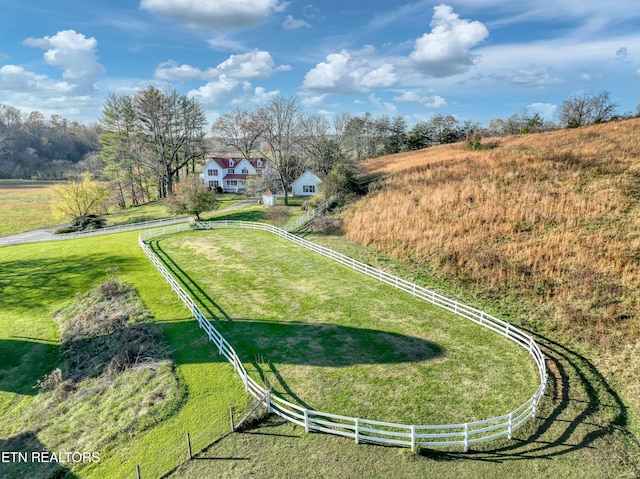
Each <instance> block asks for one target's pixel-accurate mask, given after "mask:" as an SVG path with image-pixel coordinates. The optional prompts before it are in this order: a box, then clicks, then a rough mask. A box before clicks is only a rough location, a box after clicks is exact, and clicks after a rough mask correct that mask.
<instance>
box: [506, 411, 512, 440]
mask: <svg viewBox="0 0 640 479" xmlns="http://www.w3.org/2000/svg"><path fill="white" fill-rule="evenodd" d="M507 431H508V436H507V437H508V438H509V439H512V436H513V413H512V412H510V413H509V426H508V429H507Z"/></svg>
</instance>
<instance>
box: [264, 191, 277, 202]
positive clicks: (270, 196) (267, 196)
mask: <svg viewBox="0 0 640 479" xmlns="http://www.w3.org/2000/svg"><path fill="white" fill-rule="evenodd" d="M276 202H277V198H276V195H275V193H272V192H271V190H267V191H265V192H264V193H262V204H263V205H264V206H275V205H276Z"/></svg>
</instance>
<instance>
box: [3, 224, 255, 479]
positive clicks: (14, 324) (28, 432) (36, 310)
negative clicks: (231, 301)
mask: <svg viewBox="0 0 640 479" xmlns="http://www.w3.org/2000/svg"><path fill="white" fill-rule="evenodd" d="M111 268H119V271H118V276H119V277H120V279H121V280H123V281H125V282H127V283H130V284H132V285H133V286H134V287H135V288H136V289H137V290H138V291H139V293H140V296H141V298H142V301H143V302H144V304H145V306H146V307H147V308H148V309H150V310H151V312H152V314H153V316H154V319H155V321H156V322H158V324H160V325H161V327H162V330H163V333H164V335H165V338H166V341H167V343H168V347H169V350H170V356H171V359H172V360H173V362H174V364H175V371H174V374H175V376H176V377H177V379H178V381H179V383H180V385H181V387H183V388H185V390H186V396H185V397H186V400H185V402H184V403H183V404H182V405H181V406H180V407H179V409H178V410H177V411H176V412H175V413H174V414H173V415H172V416H171V417H170V418H169V419H166V420H164V421H163V422H161V423H159V424H158V425H156V426H153V427H151V428H150V429H147V430H146V431H144V433H141V434H137V435H135V437H133V438H131V437H129V436H128V435H127V434H119V431H117V430H113V431H112V432H111V436H112V440H111V443H110V444H108V445H106V446H104V447H103V448H102V449H101V450H100V451H95V452H98V453H100V462H99V463H97V464H94V465H92V466H89V467H86V468H84V469H82V468H80V469H78V468H77V467H74V468H72V472H73V473H74V474H76V475H77V476H78V477H96V478H130V477H135V476H134V474H135V467H136V465H138V464H139V465H140V466H141V470H142V471H143V472H144V474H145V475H144V476H143V477H159V476H160V475H162V474H164V473H166V472H168V471H170V470H171V469H173V468H174V467H175V466H177V465H178V464H179V463H180V462H182V461H183V460H184V459H185V458H186V440H185V434H186V432H190V434H191V440H192V446H193V450H194V451H198V450H200V449H202V448H203V447H205V446H206V445H208V444H210V443H211V442H213V441H214V440H216V439H218V438H219V437H220V436H222V435H223V434H224V433H226V432H227V431H228V429H229V416H228V408H229V407H230V406H232V405H233V406H235V407H236V409H237V410H238V411H239V413H241V412H242V411H243V410H245V408H246V407H247V404H248V398H247V396H246V394H245V393H244V390H243V388H242V383H241V381H240V379H239V378H238V377H237V375H236V374H235V372H234V371H233V368H232V367H231V365H230V364H228V363H227V362H226V361H223V360H222V359H221V357H219V356H218V355H217V354H216V353H215V351H214V350H213V349H212V348H211V344H210V343H209V342H208V341H207V338H206V336H205V335H204V334H203V333H202V331H200V330H199V329H198V327H197V323H196V322H194V321H192V320H191V318H190V317H189V316H188V313H186V311H185V309H184V308H183V307H182V304H181V303H180V302H179V301H178V299H177V298H175V297H174V295H173V294H172V292H171V290H170V288H169V287H168V285H166V283H165V282H164V281H163V280H162V278H161V276H160V275H159V273H157V271H156V270H155V268H154V267H153V265H152V264H151V263H150V262H149V261H148V259H147V258H146V257H145V256H144V254H143V253H142V250H141V249H140V248H139V247H138V245H137V233H127V234H118V235H109V236H104V237H101V238H90V239H83V240H73V241H65V242H56V243H45V244H37V245H23V246H11V247H3V248H0V450H13V449H11V448H13V447H23V448H25V450H43V449H44V450H46V449H48V448H50V447H51V446H52V445H51V444H48V439H47V438H48V437H49V436H48V434H49V432H48V431H39V428H38V425H37V424H28V423H25V419H24V418H25V415H24V413H25V411H26V410H27V409H28V408H29V407H31V406H32V405H33V403H34V401H35V400H36V396H35V390H34V389H33V386H34V385H35V383H36V381H37V380H38V379H41V378H42V376H43V375H44V374H46V373H48V372H50V371H51V370H52V369H53V368H54V367H55V366H56V364H57V360H58V356H57V354H58V353H57V349H58V344H59V333H58V329H57V326H56V324H55V322H54V321H53V319H52V317H51V314H52V313H53V312H54V311H56V310H58V309H60V308H61V307H62V306H64V305H66V304H69V303H70V302H72V301H73V300H74V299H75V297H76V293H78V292H86V291H88V290H90V289H92V288H93V287H95V286H96V285H97V284H99V283H101V282H102V281H104V279H105V278H106V276H107V273H106V270H107V269H111ZM136 384H138V386H139V387H142V386H141V385H140V383H137V382H136V383H133V384H131V385H132V386H135V385H136ZM115 398H117V395H115V394H114V399H112V400H113V403H111V404H107V405H106V406H105V405H104V404H102V405H100V408H101V409H100V411H99V410H98V409H95V408H93V409H92V408H91V407H89V406H87V408H86V409H85V410H84V411H83V412H76V413H74V419H73V421H74V422H73V427H76V428H92V427H95V426H96V424H95V421H96V420H97V419H98V417H99V414H105V413H108V411H109V409H110V410H111V412H112V414H113V415H118V414H120V413H118V412H117V411H118V404H117V401H116V400H115ZM96 407H97V406H96ZM105 409H106V411H105ZM68 414H71V412H68V413H67V414H64V415H60V416H59V417H57V421H58V422H59V425H60V426H61V427H62V426H64V427H67V428H68V427H71V426H70V425H69V424H67V422H66V421H69V420H70V417H71V416H69V415H68ZM65 447H68V448H70V449H69V450H71V451H73V450H75V449H73V445H70V444H67V445H66V446H65ZM25 474H26V475H25ZM27 476H29V477H42V471H36V472H33V471H30V472H28V473H24V471H22V470H21V469H20V468H18V467H16V466H15V465H12V464H1V465H0V477H27Z"/></svg>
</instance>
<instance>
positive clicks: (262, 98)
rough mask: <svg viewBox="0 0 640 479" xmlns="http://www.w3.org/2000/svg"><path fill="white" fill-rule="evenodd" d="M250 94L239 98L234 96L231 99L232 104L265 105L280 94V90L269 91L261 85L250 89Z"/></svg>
mask: <svg viewBox="0 0 640 479" xmlns="http://www.w3.org/2000/svg"><path fill="white" fill-rule="evenodd" d="M247 90H249V92H250V93H249V94H247V95H243V96H241V97H239V98H234V99H233V100H231V104H232V105H247V104H251V105H263V104H264V103H266V102H267V101H268V100H269V99H271V98H273V97H275V96H278V95H279V94H280V90H272V91H267V90H266V89H265V88H263V87H261V86H259V87H256V88H254V89H253V90H252V91H251V90H250V89H247Z"/></svg>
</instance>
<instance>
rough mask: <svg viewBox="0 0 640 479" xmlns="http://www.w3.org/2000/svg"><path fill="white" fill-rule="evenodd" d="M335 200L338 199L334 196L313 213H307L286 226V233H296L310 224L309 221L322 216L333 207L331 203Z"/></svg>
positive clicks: (312, 211) (313, 210)
mask: <svg viewBox="0 0 640 479" xmlns="http://www.w3.org/2000/svg"><path fill="white" fill-rule="evenodd" d="M335 199H336V197H335V196H332V197H331V198H329V199H328V200H327V201H325V202H324V203H322V204H320V205H318V207H317V208H314V209H312V210H311V211H307V212H306V213H305V214H303V215H302V216H300V217H298V218H296V220H295V221H292V222H291V223H289V224H286V225H285V226H284V228H283V229H284V230H285V231H288V232H289V233H294V232H296V231H298V230H299V229H301V228H302V227H303V226H304V225H306V224H307V223H309V221H311V220H312V219H314V218H316V217H317V216H320V215H321V214H322V213H323V212H324V210H326V209H327V208H329V206H330V205H331V203H333V202H334V201H335Z"/></svg>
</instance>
